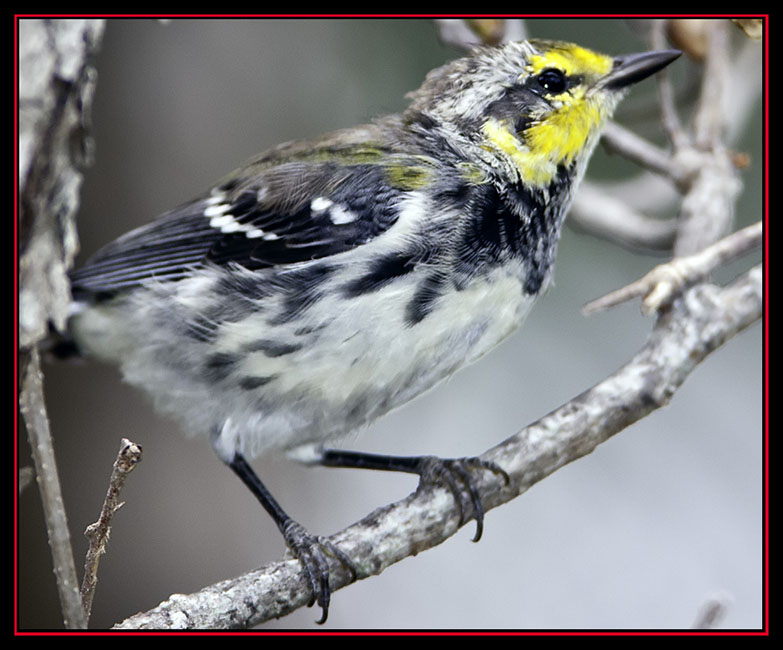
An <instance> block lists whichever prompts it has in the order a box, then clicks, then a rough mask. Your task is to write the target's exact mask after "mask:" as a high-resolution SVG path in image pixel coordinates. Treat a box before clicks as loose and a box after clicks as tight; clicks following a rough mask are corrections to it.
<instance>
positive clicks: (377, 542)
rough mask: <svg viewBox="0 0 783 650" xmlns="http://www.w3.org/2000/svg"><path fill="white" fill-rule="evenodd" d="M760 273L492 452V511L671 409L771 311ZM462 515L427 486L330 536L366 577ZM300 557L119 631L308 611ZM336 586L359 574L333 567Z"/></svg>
mask: <svg viewBox="0 0 783 650" xmlns="http://www.w3.org/2000/svg"><path fill="white" fill-rule="evenodd" d="M762 302H763V299H762V282H761V270H760V268H754V269H752V270H751V271H749V272H748V273H746V274H745V275H744V276H742V277H741V278H739V279H738V280H737V281H735V282H734V283H733V284H732V285H730V286H728V287H725V288H720V287H716V286H713V285H699V286H696V287H693V288H691V289H689V290H688V291H687V292H686V293H685V294H684V296H683V299H682V300H681V301H678V302H677V303H676V304H675V305H674V306H673V308H672V309H671V310H670V311H667V312H666V313H665V314H663V315H662V316H661V317H660V318H659V319H658V321H657V323H656V325H655V328H654V330H653V333H652V336H651V337H650V339H649V341H648V342H647V344H646V345H645V346H644V348H642V350H640V352H639V353H638V354H636V356H635V357H634V358H633V359H632V360H631V361H630V362H629V363H627V364H626V365H625V366H623V367H622V368H620V369H619V370H618V371H617V372H615V373H614V374H613V375H611V376H610V377H608V378H607V379H605V380H604V381H603V382H601V383H599V384H598V385H596V386H594V387H593V388H591V389H589V390H587V391H586V392H584V393H582V394H581V395H579V396H578V397H575V398H574V399H573V400H571V401H570V402H568V403H567V404H565V405H563V406H562V407H560V408H559V409H557V410H555V411H553V412H552V413H550V414H549V415H547V416H545V417H544V418H542V419H541V420H539V421H538V422H536V423H534V424H532V425H530V426H528V427H526V428H525V429H523V430H522V431H520V432H519V433H517V434H515V435H513V436H511V437H510V438H508V439H507V440H506V441H504V442H503V443H501V444H500V445H498V446H497V447H495V448H493V449H491V450H490V451H488V452H487V453H486V454H484V455H483V456H482V458H483V459H485V460H488V461H491V462H494V463H497V464H498V465H499V466H501V467H502V468H503V469H504V470H506V471H507V472H508V474H509V476H510V477H511V484H510V485H509V486H504V485H503V481H502V480H500V479H498V478H497V477H494V476H493V475H492V474H491V473H489V472H488V473H487V476H486V477H482V481H481V482H480V483H479V486H478V487H479V491H480V494H481V496H482V501H483V504H484V507H485V509H487V510H488V509H490V508H494V507H496V506H499V505H501V504H502V503H505V502H507V501H510V500H511V499H513V498H514V497H516V496H518V495H519V494H522V493H523V492H525V491H526V490H527V489H528V488H530V487H531V486H532V485H534V484H535V483H537V482H538V481H541V480H542V479H544V478H545V477H547V476H549V475H550V474H552V473H553V472H555V471H556V470H558V469H559V468H561V467H563V466H564V465H566V464H568V463H570V462H572V461H574V460H576V459H578V458H581V457H582V456H584V455H586V454H588V453H590V452H591V451H593V450H594V449H595V448H596V447H597V446H598V445H599V444H601V443H602V442H604V441H606V440H608V439H609V438H610V437H611V436H613V435H614V434H616V433H618V432H619V431H621V430H622V429H624V428H625V427H627V426H629V425H630V424H632V423H634V422H636V421H638V420H639V419H641V418H643V417H644V416H645V415H647V414H649V413H650V412H651V411H653V410H655V409H657V408H659V407H661V406H663V405H664V404H667V403H668V402H669V400H670V399H671V397H672V395H673V394H674V393H675V391H676V390H677V388H678V387H679V386H680V385H681V384H682V383H683V381H684V380H685V378H686V377H687V376H688V374H689V373H690V372H691V371H692V370H693V369H694V368H695V366H696V365H697V364H698V363H700V362H701V361H702V360H703V359H704V358H705V357H706V356H707V355H708V354H709V353H710V352H712V351H713V350H715V349H716V348H717V347H719V346H720V345H721V344H723V343H725V342H726V341H727V340H728V339H730V338H731V337H732V336H734V335H735V334H737V333H738V332H739V331H741V330H742V329H744V328H746V327H747V326H749V325H750V324H751V323H753V322H755V321H756V320H758V319H759V318H760V316H761V313H762ZM458 522H459V513H458V511H457V509H456V508H455V505H454V502H453V499H452V498H451V496H450V495H449V493H448V492H447V491H446V490H444V489H440V488H432V489H425V490H421V491H420V492H416V493H414V494H413V495H411V496H409V497H408V498H407V499H405V500H403V501H400V502H399V503H396V504H392V505H388V506H385V507H383V508H380V509H378V510H376V511H374V512H373V513H371V514H370V515H368V516H367V517H365V518H364V519H363V520H362V521H360V522H359V523H357V524H354V525H353V526H351V527H349V528H347V529H345V530H344V531H342V532H340V533H338V534H336V535H334V536H332V537H331V541H332V542H333V543H334V544H336V545H337V546H339V547H340V548H341V549H342V550H343V551H345V552H346V553H347V554H348V555H349V556H350V557H351V559H352V561H353V562H354V564H355V566H356V568H357V574H358V577H359V578H366V577H369V576H371V575H377V574H380V573H381V572H382V571H383V570H384V569H386V568H387V567H388V566H390V565H392V564H394V563H396V562H399V561H400V560H402V559H404V558H406V557H409V556H411V555H415V554H417V553H419V552H421V551H423V550H426V549H428V548H432V547H433V546H436V545H437V544H439V543H441V542H442V541H443V540H444V539H446V538H448V537H450V536H451V535H453V534H454V533H455V532H456V531H457V528H458ZM301 574H302V571H301V568H300V566H299V564H298V563H297V562H296V561H295V560H285V561H280V562H276V563H274V564H271V565H268V566H266V567H262V568H260V569H257V570H256V571H252V572H250V573H247V574H245V575H243V576H240V577H238V578H234V579H231V580H225V581H223V582H220V583H217V584H215V585H212V586H210V587H206V588H205V589H203V590H202V591H200V592H197V593H194V594H190V595H181V594H178V595H176V596H172V597H170V598H169V600H167V601H165V602H163V603H161V604H160V605H159V606H158V607H156V608H154V609H152V610H150V611H148V612H143V613H139V614H136V615H134V616H131V617H130V618H128V619H126V620H125V621H123V622H122V623H120V624H118V625H117V626H116V627H117V628H122V629H131V628H155V629H164V628H179V629H183V628H188V629H196V628H221V629H226V628H244V627H249V626H253V625H258V624H259V623H262V622H264V621H267V620H269V619H271V618H275V617H280V616H283V615H285V614H288V613H290V612H291V611H293V610H294V609H297V608H299V607H302V606H303V605H306V604H307V603H308V601H309V599H310V593H309V588H308V586H307V583H306V579H305V578H304V577H303V576H302V575H301ZM331 579H332V585H333V588H334V589H339V588H341V587H343V586H345V585H346V584H347V583H348V582H349V580H350V578H349V576H348V575H347V572H345V571H344V570H343V569H342V568H341V567H340V566H339V565H338V563H336V562H335V563H333V565H332V578H331Z"/></svg>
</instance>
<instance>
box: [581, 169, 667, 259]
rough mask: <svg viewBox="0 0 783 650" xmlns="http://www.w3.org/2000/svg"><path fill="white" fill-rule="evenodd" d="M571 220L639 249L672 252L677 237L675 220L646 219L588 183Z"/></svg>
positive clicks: (585, 228) (602, 235)
mask: <svg viewBox="0 0 783 650" xmlns="http://www.w3.org/2000/svg"><path fill="white" fill-rule="evenodd" d="M568 219H569V223H570V224H571V225H572V226H575V227H576V228H579V229H581V230H584V231H586V232H589V233H591V234H593V235H596V236H599V237H603V238H604V239H608V240H610V241H613V242H615V243H617V244H619V245H621V246H630V247H632V248H636V249H639V248H645V249H648V250H666V251H668V250H671V247H672V244H674V237H675V235H676V234H677V223H676V221H675V220H674V219H666V220H662V219H653V218H651V217H647V216H645V215H643V214H641V213H640V212H638V211H636V210H635V209H633V208H632V207H631V206H630V205H629V204H628V203H627V202H626V201H622V200H620V199H618V198H617V197H615V196H614V195H613V194H609V193H607V192H606V191H605V190H604V189H602V188H601V187H599V186H596V185H594V184H592V183H589V182H587V181H585V182H583V183H582V185H581V186H580V188H579V192H578V194H577V195H576V197H575V199H574V202H573V204H572V206H571V211H570V212H569V215H568Z"/></svg>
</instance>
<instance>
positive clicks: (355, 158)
mask: <svg viewBox="0 0 783 650" xmlns="http://www.w3.org/2000/svg"><path fill="white" fill-rule="evenodd" d="M352 151H355V150H352ZM323 154H324V152H323V151H320V152H319V151H318V150H315V151H309V152H308V153H307V155H304V154H300V155H298V156H294V157H293V159H288V160H287V161H285V162H277V161H275V160H273V159H270V158H259V159H258V160H257V161H256V162H255V163H254V167H253V173H252V174H250V177H251V179H250V180H245V179H244V178H243V177H242V176H239V175H235V176H234V177H231V176H229V177H227V179H226V180H225V181H223V182H222V183H220V184H219V185H218V186H216V187H215V188H214V189H213V190H212V191H211V193H209V194H208V195H207V196H205V197H202V198H199V199H197V200H194V201H191V202H189V203H186V204H184V205H182V206H180V207H178V208H175V209H174V210H172V211H171V212H168V213H167V214H165V215H163V216H162V217H160V218H159V219H157V220H156V221H154V222H152V223H150V224H148V225H146V226H142V227H141V228H138V229H136V230H134V231H132V232H130V233H128V234H127V235H125V236H123V237H121V238H119V239H117V240H116V241H115V242H113V243H111V244H109V245H108V246H106V247H104V248H103V249H102V250H100V251H99V252H98V253H97V254H95V255H94V256H93V257H92V258H91V259H90V260H89V261H88V262H87V264H86V265H85V266H84V267H83V268H80V269H78V270H76V271H74V272H73V273H72V274H71V281H72V286H73V289H74V292H75V293H76V294H78V293H80V292H86V293H103V292H108V293H110V294H111V293H114V292H116V291H118V290H123V289H127V288H130V287H133V286H135V285H138V284H140V283H142V282H144V281H145V280H148V279H151V278H155V279H156V280H158V281H175V280H178V279H181V278H183V277H187V276H189V275H190V274H191V273H192V272H193V270H194V269H197V268H198V267H199V266H202V265H204V264H210V263H211V264H217V265H228V264H237V265H240V266H242V267H245V268H247V269H260V268H269V267H278V266H283V265H295V264H298V263H301V262H306V261H310V260H314V259H320V258H325V257H329V256H332V255H337V254H339V253H343V252H345V251H348V250H350V249H352V248H355V247H357V246H361V245H363V244H365V243H367V242H368V241H370V240H371V239H373V238H375V237H377V236H378V235H380V234H381V233H383V232H385V231H386V230H387V229H389V228H390V227H391V226H392V225H393V224H394V223H395V221H396V219H397V215H398V206H397V203H398V202H399V199H400V198H401V196H402V195H403V194H404V191H405V189H406V183H405V179H404V178H403V179H402V181H401V180H400V173H399V170H400V169H403V170H405V169H407V167H406V166H405V165H406V164H408V163H410V164H413V165H416V166H417V168H419V169H420V168H421V166H422V164H424V163H422V160H421V159H420V158H417V159H415V160H414V161H411V160H405V157H404V156H401V155H400V154H390V153H388V152H382V151H379V150H373V151H372V152H369V153H368V152H365V153H364V154H355V153H352V154H351V155H350V156H347V155H345V153H344V152H343V155H338V156H336V160H332V159H331V158H335V156H332V157H331V158H329V157H327V156H324V155H323ZM325 158H329V159H328V160H325ZM393 170H396V171H397V173H396V175H395V174H394V173H391V171H393ZM395 180H396V182H395Z"/></svg>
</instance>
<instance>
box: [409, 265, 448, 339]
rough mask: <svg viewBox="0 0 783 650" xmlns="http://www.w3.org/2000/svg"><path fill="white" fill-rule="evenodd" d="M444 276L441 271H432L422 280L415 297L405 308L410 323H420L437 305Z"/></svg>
mask: <svg viewBox="0 0 783 650" xmlns="http://www.w3.org/2000/svg"><path fill="white" fill-rule="evenodd" d="M444 284H445V279H444V277H443V276H442V275H441V274H439V273H432V274H431V275H429V276H427V277H426V278H424V280H422V282H421V284H419V287H418V288H417V289H416V293H414V294H413V299H412V300H411V301H410V302H409V303H408V305H407V306H406V308H405V322H406V323H407V324H408V325H411V326H413V325H416V323H420V322H421V321H422V320H424V318H425V317H426V316H427V314H429V313H430V312H431V311H432V309H433V308H434V306H435V301H436V300H437V299H438V298H439V297H440V296H441V294H442V292H443V285H444Z"/></svg>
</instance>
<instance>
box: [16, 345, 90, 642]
mask: <svg viewBox="0 0 783 650" xmlns="http://www.w3.org/2000/svg"><path fill="white" fill-rule="evenodd" d="M20 367H21V370H22V383H21V393H20V396H19V408H20V410H21V412H22V416H23V417H24V421H25V424H26V425H27V436H28V438H29V439H30V447H31V449H32V452H33V461H34V463H35V472H36V477H37V479H38V489H39V491H40V492H41V503H42V505H43V510H44V519H45V520H46V530H47V535H48V539H49V547H50V548H51V551H52V563H53V565H54V575H55V577H56V581H57V591H58V593H59V595H60V606H61V608H62V613H63V622H64V624H65V627H66V628H69V629H82V628H85V627H87V621H86V619H85V616H84V611H83V610H82V601H81V598H79V589H78V587H77V584H78V582H77V578H76V565H75V564H74V561H73V551H72V550H71V535H70V533H69V532H68V520H67V518H66V516H65V506H64V504H63V497H62V491H61V490H60V479H59V477H58V474H57V463H56V460H55V455H54V446H53V444H52V436H51V433H50V430H49V418H48V416H47V415H46V409H45V408H44V406H43V404H44V398H43V381H42V380H43V378H42V377H41V365H40V358H39V356H38V350H37V349H35V348H33V349H32V351H31V352H30V354H29V355H25V356H24V358H23V359H22V360H21V363H20Z"/></svg>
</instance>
